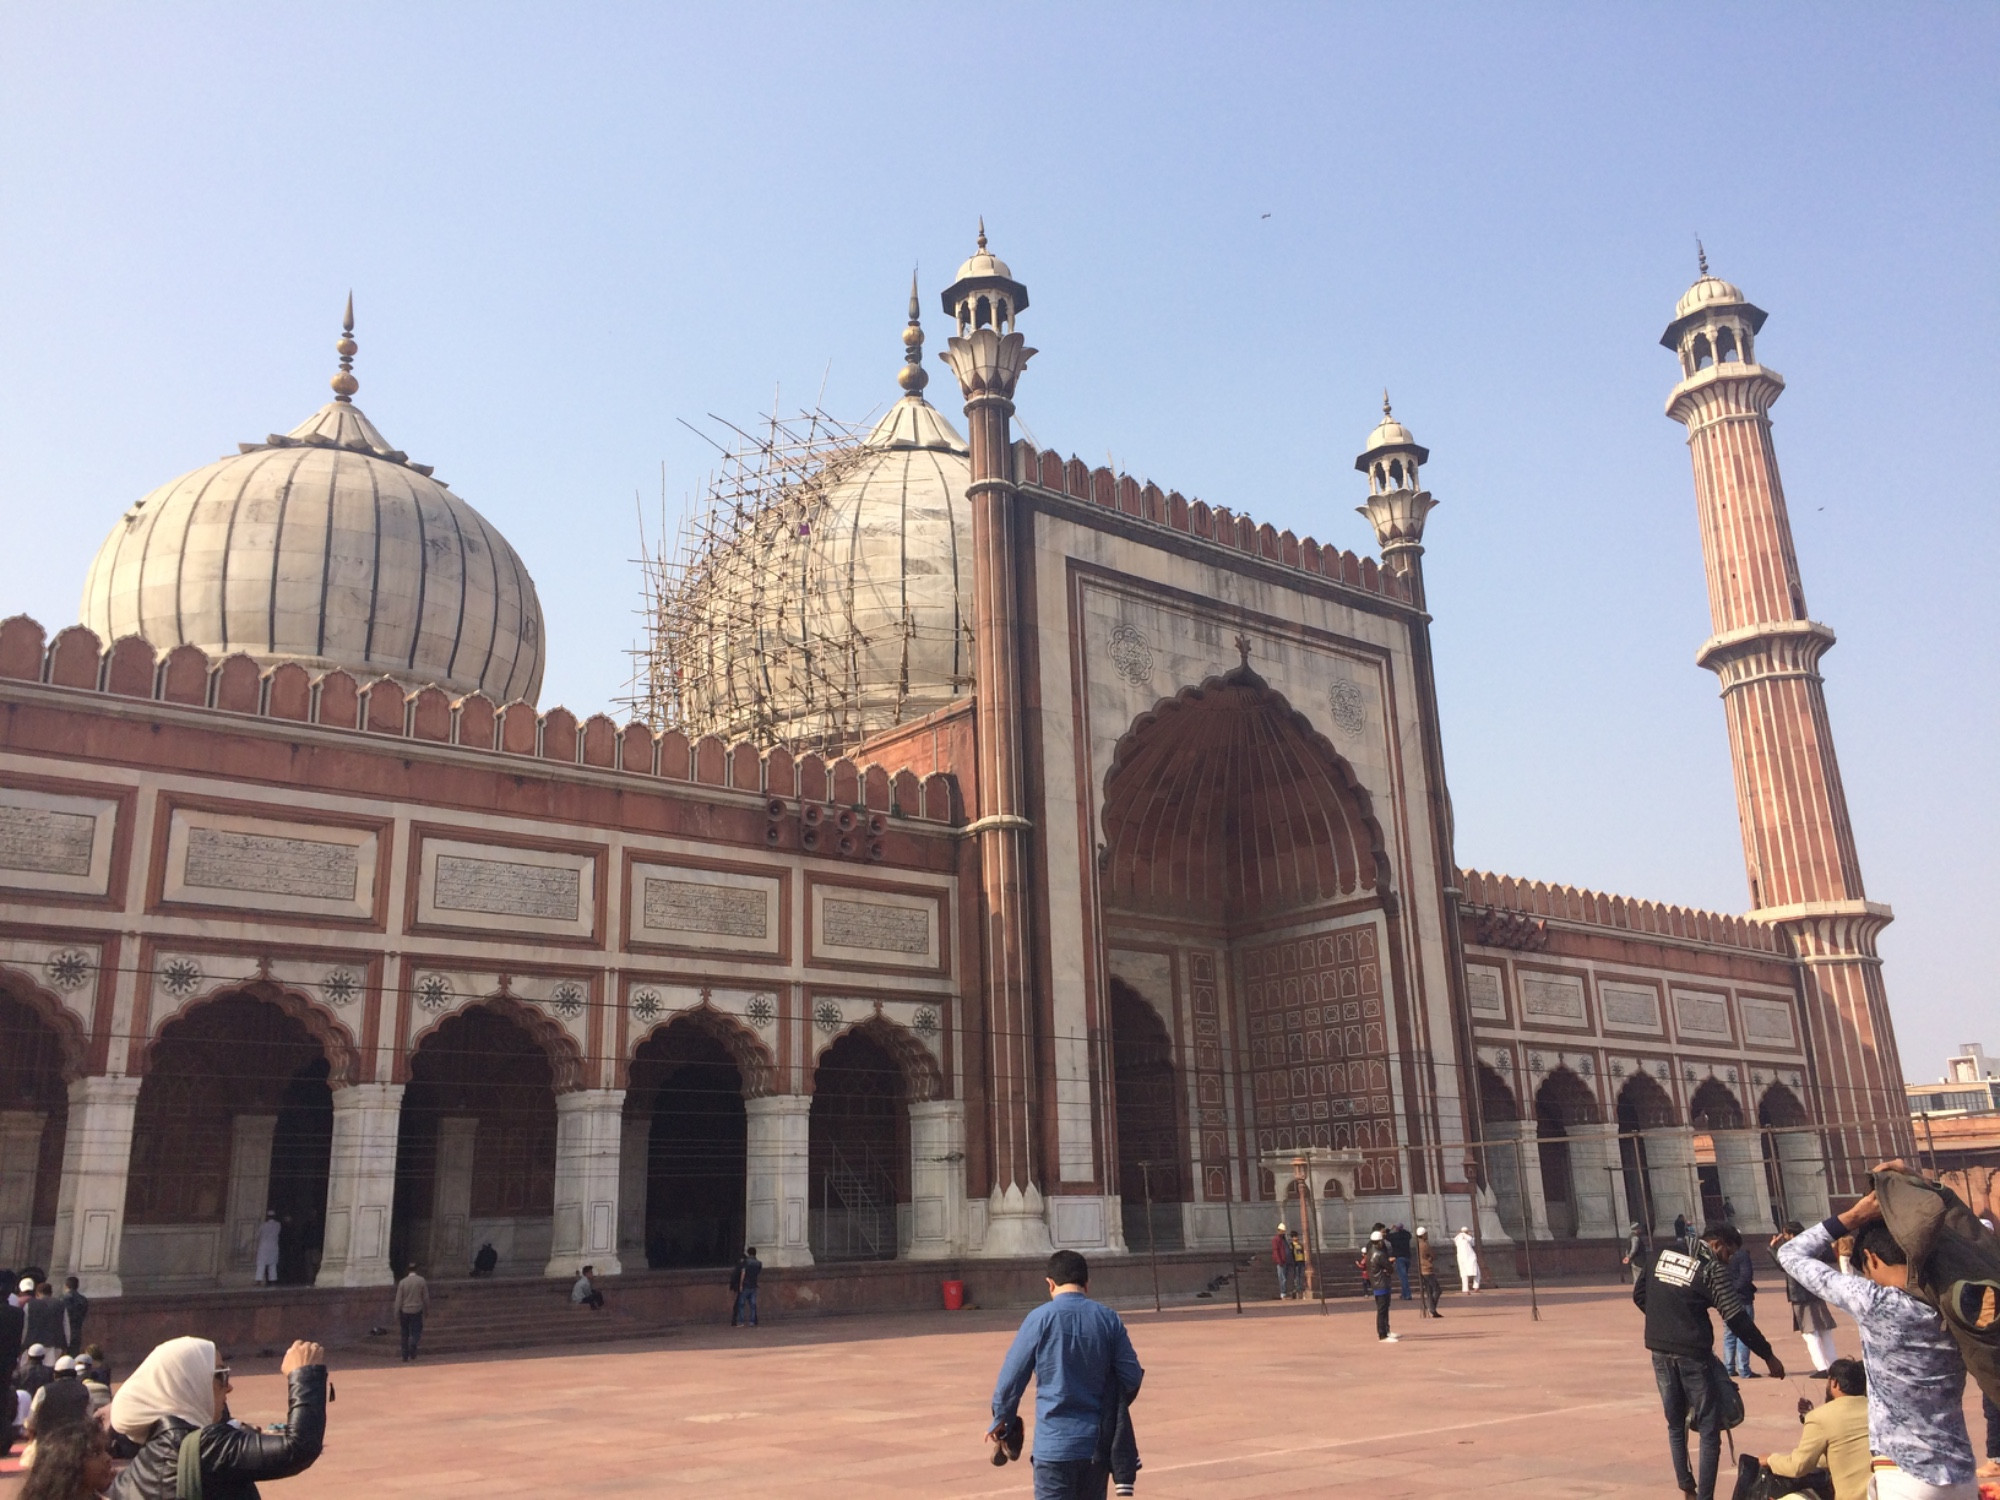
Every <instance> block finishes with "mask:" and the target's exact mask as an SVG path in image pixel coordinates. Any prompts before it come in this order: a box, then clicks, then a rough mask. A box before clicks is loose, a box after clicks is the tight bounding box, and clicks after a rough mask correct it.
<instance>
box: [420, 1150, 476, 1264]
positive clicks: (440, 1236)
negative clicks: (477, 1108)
mask: <svg viewBox="0 0 2000 1500" xmlns="http://www.w3.org/2000/svg"><path fill="white" fill-rule="evenodd" d="M478 1146H479V1119H478V1117H477V1116H476V1115H450V1116H447V1117H446V1118H444V1119H441V1120H439V1121H438V1123H437V1149H436V1152H435V1154H434V1157H433V1165H432V1167H431V1237H430V1251H429V1254H428V1255H427V1257H426V1259H425V1260H424V1275H426V1276H428V1277H432V1278H436V1277H454V1276H470V1275H471V1274H472V1257H473V1254H474V1252H475V1251H476V1250H477V1249H478V1246H476V1245H474V1244H473V1243H472V1163H473V1160H474V1157H475V1156H476V1154H477V1151H478Z"/></svg>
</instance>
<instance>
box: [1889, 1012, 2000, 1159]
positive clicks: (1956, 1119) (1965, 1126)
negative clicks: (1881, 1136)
mask: <svg viewBox="0 0 2000 1500" xmlns="http://www.w3.org/2000/svg"><path fill="white" fill-rule="evenodd" d="M1905 1092H1906V1093H1907V1094H1908V1095H1909V1098H1910V1126H1911V1131H1912V1133H1913V1134H1914V1135H1915V1137H1916V1142H1917V1153H1918V1156H1919V1158H1920V1159H1921V1160H1922V1161H1923V1162H1924V1164H1925V1165H1926V1166H1930V1167H1934V1168H1935V1169H1936V1170H1938V1171H1939V1172H1943V1173H1945V1174H1946V1175H1947V1176H1952V1175H1954V1174H1963V1173H1966V1172H1971V1171H1974V1169H1977V1168H1985V1169H1987V1170H1988V1172H1990V1171H1992V1170H1993V1169H1996V1168H2000V1062H1996V1060H1995V1059H1993V1058H1991V1057H1988V1056H1987V1055H1986V1049H1985V1048H1984V1047H1983V1046H1981V1045H1980V1044H1979V1043H1978V1042H1961V1043H1959V1046H1958V1051H1957V1052H1956V1053H1955V1054H1954V1055H1952V1056H1951V1057H1949V1058H1947V1059H1945V1067H1944V1077H1942V1078H1940V1079H1939V1080H1938V1081H1937V1082H1936V1083H1913V1084H1911V1085H1910V1086H1909V1087H1908V1088H1907V1089H1906V1090H1905ZM1975 1175H1977V1174H1976V1173H1975ZM1953 1186H1958V1184H1957V1183H1956V1182H1954V1183H1953ZM1963 1193H1964V1190H1963V1189H1962V1188H1961V1194H1962V1195H1963Z"/></svg>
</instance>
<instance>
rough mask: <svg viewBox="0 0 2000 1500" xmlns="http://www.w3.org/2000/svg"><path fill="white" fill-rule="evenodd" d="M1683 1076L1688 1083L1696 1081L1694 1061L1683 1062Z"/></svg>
mask: <svg viewBox="0 0 2000 1500" xmlns="http://www.w3.org/2000/svg"><path fill="white" fill-rule="evenodd" d="M1681 1078H1682V1080H1683V1081H1684V1082H1687V1083H1693V1082H1694V1064H1693V1063H1682V1064H1681Z"/></svg>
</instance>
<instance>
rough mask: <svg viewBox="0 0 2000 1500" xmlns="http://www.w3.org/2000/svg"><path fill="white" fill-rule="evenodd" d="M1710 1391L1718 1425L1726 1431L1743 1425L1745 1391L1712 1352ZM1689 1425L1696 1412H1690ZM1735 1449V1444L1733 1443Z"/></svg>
mask: <svg viewBox="0 0 2000 1500" xmlns="http://www.w3.org/2000/svg"><path fill="white" fill-rule="evenodd" d="M1708 1393H1709V1399H1710V1400H1712V1401H1713V1402H1714V1403H1715V1411H1716V1416H1717V1418H1718V1419H1719V1420H1718V1421H1717V1423H1716V1426H1718V1427H1719V1428H1721V1429H1722V1431H1724V1432H1728V1431H1730V1430H1731V1429H1733V1428H1737V1427H1741V1426H1742V1425H1743V1391H1742V1388H1741V1387H1740V1386H1738V1385H1737V1384H1736V1380H1735V1377H1734V1376H1732V1375H1731V1374H1730V1373H1729V1367H1728V1366H1727V1365H1725V1364H1724V1363H1723V1362H1722V1361H1721V1360H1719V1359H1717V1358H1716V1357H1715V1355H1714V1354H1713V1353H1712V1352H1711V1353H1710V1354H1709V1356H1708ZM1688 1426H1689V1427H1690V1428H1692V1427H1693V1426H1694V1413H1693V1412H1689V1413H1688ZM1731 1451H1732V1452H1733V1451H1734V1444H1733V1443H1732V1444H1731Z"/></svg>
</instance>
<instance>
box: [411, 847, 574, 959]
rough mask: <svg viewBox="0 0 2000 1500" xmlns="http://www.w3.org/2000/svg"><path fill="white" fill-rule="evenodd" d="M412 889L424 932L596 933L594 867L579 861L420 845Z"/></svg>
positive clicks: (567, 854) (537, 852)
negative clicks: (427, 929) (445, 929)
mask: <svg viewBox="0 0 2000 1500" xmlns="http://www.w3.org/2000/svg"><path fill="white" fill-rule="evenodd" d="M416 887H417V902H416V905H417V922H418V923H419V925H422V926H426V927H454V928H459V929H461V930H467V931H474V932H493V933H505V934H509V935H514V934H523V933H526V934H533V935H536V936H543V937H577V938H584V937H589V936H591V935H592V934H593V933H594V932H595V930H596V923H597V862H596V860H595V859H593V858H592V857H591V856H590V855H589V854H587V853H577V852H572V851H570V850H566V849H516V848H512V847H510V846H507V845H504V844H474V843H467V842H462V841H460V840H456V839H442V838H430V837H425V838H424V839H423V841H422V845H421V852H420V854H419V856H418V867H417V880H416Z"/></svg>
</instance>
